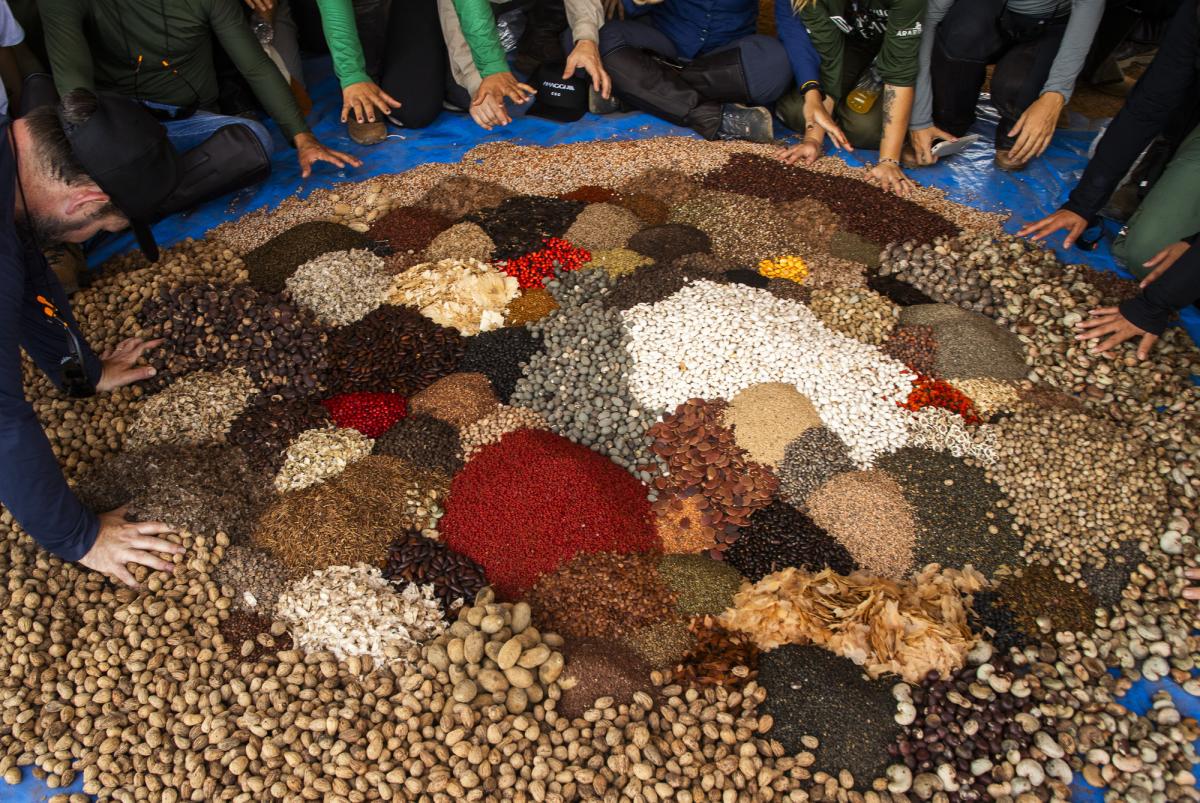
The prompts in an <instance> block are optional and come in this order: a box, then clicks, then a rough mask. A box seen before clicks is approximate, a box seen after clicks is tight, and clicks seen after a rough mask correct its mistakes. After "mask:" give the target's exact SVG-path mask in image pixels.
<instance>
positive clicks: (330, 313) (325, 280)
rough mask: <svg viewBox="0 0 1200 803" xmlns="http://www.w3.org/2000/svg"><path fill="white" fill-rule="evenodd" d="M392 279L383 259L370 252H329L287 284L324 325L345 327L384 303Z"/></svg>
mask: <svg viewBox="0 0 1200 803" xmlns="http://www.w3.org/2000/svg"><path fill="white" fill-rule="evenodd" d="M391 282H392V277H391V276H390V275H388V273H387V268H386V265H385V263H384V261H383V259H381V258H380V257H377V256H375V255H374V254H372V253H371V252H370V251H366V250H363V249H355V250H353V251H330V252H329V253H327V254H321V255H320V256H319V257H316V258H314V259H310V260H309V261H308V262H305V263H304V264H303V265H301V266H300V267H298V268H296V272H295V273H293V274H292V275H291V276H289V277H288V279H287V282H286V283H285V284H286V286H287V289H288V291H289V292H290V293H291V294H292V298H294V299H296V301H297V302H298V303H300V304H301V305H303V306H305V307H308V308H309V309H310V310H312V311H313V313H315V314H316V316H317V317H318V318H320V319H321V322H322V323H325V324H328V325H330V326H346V325H348V324H352V323H354V322H355V321H358V320H361V319H362V318H363V317H364V316H365V315H366V314H367V313H369V312H371V311H372V310H374V309H375V308H376V307H378V306H379V305H380V304H382V303H383V294H384V292H385V291H386V290H387V288H388V285H390V284H391Z"/></svg>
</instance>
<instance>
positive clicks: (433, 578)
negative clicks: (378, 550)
mask: <svg viewBox="0 0 1200 803" xmlns="http://www.w3.org/2000/svg"><path fill="white" fill-rule="evenodd" d="M383 576H384V577H386V578H387V579H388V580H390V581H391V582H392V584H393V585H396V586H397V587H398V588H403V587H404V586H406V585H408V584H410V583H415V584H416V585H419V586H426V585H431V586H433V596H434V597H436V598H437V600H438V602H439V603H441V606H442V611H443V612H445V613H447V614H449V613H450V612H451V611H452V610H454V609H455V608H457V607H458V606H459V605H461V604H462V603H464V602H471V601H472V600H474V599H475V595H476V594H478V593H479V592H480V591H482V590H483V587H484V586H486V585H487V578H486V577H485V576H484V573H483V567H482V566H480V565H479V564H478V563H476V562H475V561H473V560H471V559H470V558H468V557H467V556H466V555H463V554H460V553H458V552H455V551H454V550H453V549H451V548H450V547H448V546H446V545H445V544H443V543H441V542H440V541H435V540H433V539H432V538H426V537H425V536H423V535H421V534H420V533H418V532H406V533H403V534H402V535H401V536H400V537H399V538H397V539H396V541H394V542H393V543H392V545H391V546H390V547H388V555H387V565H386V566H384V569H383Z"/></svg>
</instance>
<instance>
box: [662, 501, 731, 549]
mask: <svg viewBox="0 0 1200 803" xmlns="http://www.w3.org/2000/svg"><path fill="white" fill-rule="evenodd" d="M652 509H653V511H654V525H655V529H656V530H657V531H658V537H659V538H661V539H662V547H663V552H664V553H666V554H668V555H687V554H692V553H697V552H707V551H709V550H713V549H716V548H717V529H716V527H715V526H713V519H712V515H711V514H710V513H709V509H708V500H707V499H705V498H704V495H703V494H701V493H700V492H699V491H695V490H693V491H685V492H682V493H672V494H669V495H662V496H659V497H658V499H656V500H654V505H653V508H652Z"/></svg>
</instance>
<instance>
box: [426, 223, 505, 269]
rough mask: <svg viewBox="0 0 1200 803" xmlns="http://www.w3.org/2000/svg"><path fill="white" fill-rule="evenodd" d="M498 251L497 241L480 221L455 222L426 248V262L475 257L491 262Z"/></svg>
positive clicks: (481, 260)
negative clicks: (493, 239)
mask: <svg viewBox="0 0 1200 803" xmlns="http://www.w3.org/2000/svg"><path fill="white" fill-rule="evenodd" d="M495 253H496V243H494V242H493V241H492V238H491V237H489V236H488V234H487V232H486V231H484V230H483V229H482V228H480V226H479V224H478V223H465V222H464V223H455V224H454V225H453V226H451V227H450V228H448V229H446V230H445V231H444V232H442V233H441V234H439V235H438V236H436V237H434V238H433V242H431V243H430V244H429V246H428V247H427V248H426V249H425V254H424V256H425V261H426V262H440V261H442V260H443V259H461V260H464V261H465V260H471V259H475V260H478V261H480V262H491V261H492V255H493V254H495Z"/></svg>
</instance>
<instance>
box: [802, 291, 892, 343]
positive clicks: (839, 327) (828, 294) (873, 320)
mask: <svg viewBox="0 0 1200 803" xmlns="http://www.w3.org/2000/svg"><path fill="white" fill-rule="evenodd" d="M808 306H809V308H810V309H811V310H812V311H813V314H814V315H816V316H817V318H818V319H820V321H821V323H823V324H825V325H826V326H828V327H829V328H830V329H832V330H834V331H835V332H841V333H842V334H844V335H846V336H847V337H852V338H854V339H855V340H861V341H862V342H864V343H870V344H871V345H873V346H879V345H882V344H883V343H884V342H886V341H887V339H888V336H889V335H891V333H892V330H893V329H895V328H896V324H897V321H898V320H899V316H900V308H899V307H897V306H896V305H895V304H893V303H892V302H891V301H890V300H888V299H887V298H885V297H883V296H881V295H879V294H878V293H876V292H875V291H873V290H869V289H866V288H864V289H862V290H858V291H855V292H850V293H847V292H846V291H844V290H827V289H825V288H821V287H818V288H816V289H814V290H813V292H812V296H811V297H810V300H809V304H808Z"/></svg>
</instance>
